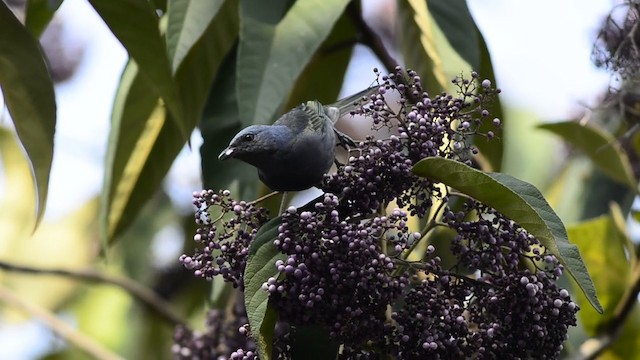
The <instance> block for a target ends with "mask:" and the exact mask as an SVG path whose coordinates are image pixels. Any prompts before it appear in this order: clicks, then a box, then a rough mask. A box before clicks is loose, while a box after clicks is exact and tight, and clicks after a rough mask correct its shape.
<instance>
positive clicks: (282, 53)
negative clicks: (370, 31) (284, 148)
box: [236, 0, 349, 125]
mask: <svg viewBox="0 0 640 360" xmlns="http://www.w3.org/2000/svg"><path fill="white" fill-rule="evenodd" d="M348 3H349V1H348V0H298V1H296V2H295V3H294V4H293V5H292V6H291V8H290V9H289V10H288V11H287V8H286V5H287V1H283V0H278V1H270V2H266V1H263V0H241V1H240V19H241V20H240V24H241V26H240V45H239V48H238V68H237V70H236V71H237V73H238V80H237V93H238V99H239V106H240V115H241V117H242V119H243V120H244V121H245V125H246V124H249V123H266V122H268V121H270V120H271V119H272V118H273V117H274V115H275V113H276V111H277V110H278V109H279V107H280V106H281V105H282V103H283V102H284V100H285V98H286V96H287V94H288V92H289V91H290V90H291V88H292V86H293V84H294V81H295V79H296V78H297V77H298V76H299V75H300V73H301V72H302V70H303V69H304V67H305V66H306V65H307V63H308V62H309V61H310V60H311V58H312V56H313V54H314V53H315V52H316V50H317V49H318V48H319V47H320V45H321V44H322V42H323V41H324V40H325V39H326V38H327V36H328V35H329V32H330V31H331V29H332V28H333V25H334V24H335V23H336V21H337V20H338V18H339V17H340V15H341V14H342V13H343V11H344V9H345V7H346V6H347V4H348ZM285 12H286V15H285ZM283 15H284V17H283Z"/></svg>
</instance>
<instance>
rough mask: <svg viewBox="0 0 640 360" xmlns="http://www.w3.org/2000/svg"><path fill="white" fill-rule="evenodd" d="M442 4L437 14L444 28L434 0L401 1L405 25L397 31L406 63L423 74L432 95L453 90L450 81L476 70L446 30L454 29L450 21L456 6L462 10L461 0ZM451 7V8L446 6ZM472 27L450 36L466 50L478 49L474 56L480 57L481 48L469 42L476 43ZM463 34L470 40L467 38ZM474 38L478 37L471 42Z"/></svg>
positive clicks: (399, 5)
mask: <svg viewBox="0 0 640 360" xmlns="http://www.w3.org/2000/svg"><path fill="white" fill-rule="evenodd" d="M439 3H440V4H439V5H438V6H439V8H438V14H437V16H439V17H440V20H441V22H442V23H445V24H446V27H444V28H441V26H440V24H439V23H438V22H437V21H436V20H435V19H434V17H435V16H436V14H434V13H433V11H432V6H433V4H432V2H427V1H424V0H409V1H406V2H405V1H400V2H398V16H399V19H400V20H399V21H400V23H402V24H405V25H404V26H403V29H402V31H400V32H398V33H399V36H400V49H401V52H402V55H403V57H404V61H405V65H406V66H407V67H408V68H411V69H413V70H415V71H416V72H417V73H418V75H420V77H421V79H422V84H423V87H424V88H425V89H426V90H427V92H429V93H430V94H432V95H434V94H439V93H440V92H442V91H445V90H447V91H450V90H453V88H452V85H451V82H450V81H449V80H451V79H452V78H454V77H456V76H459V75H460V74H461V73H462V74H465V73H468V72H469V71H471V70H473V69H472V65H471V64H469V63H468V62H467V61H465V59H464V58H463V56H462V55H461V54H460V53H458V51H459V49H456V48H455V47H454V46H453V44H451V43H450V39H449V38H448V37H447V36H448V34H446V32H447V31H453V30H452V29H454V28H455V25H453V24H451V21H453V20H452V19H451V18H450V16H449V15H450V14H451V13H452V12H455V11H457V10H456V9H458V10H459V8H460V4H459V2H458V1H457V0H456V1H455V2H449V1H446V2H445V1H441V2H439ZM448 7H451V9H447V8H448ZM467 13H468V11H467ZM458 25H460V24H458ZM470 29H472V28H471V27H468V26H466V25H465V26H463V27H461V30H455V31H454V33H452V34H449V36H451V37H455V38H456V39H457V40H456V41H457V43H456V44H455V45H456V46H460V47H463V48H466V49H467V50H465V51H466V52H467V53H471V52H475V53H476V55H474V56H473V57H474V58H477V53H478V52H479V48H476V49H471V48H470V46H472V45H470V42H474V43H476V44H477V33H476V32H475V30H473V31H470ZM464 34H466V35H464ZM464 36H466V37H467V39H464V38H463V37H464ZM473 39H475V40H474V41H470V40H473ZM477 63H479V61H478V62H477Z"/></svg>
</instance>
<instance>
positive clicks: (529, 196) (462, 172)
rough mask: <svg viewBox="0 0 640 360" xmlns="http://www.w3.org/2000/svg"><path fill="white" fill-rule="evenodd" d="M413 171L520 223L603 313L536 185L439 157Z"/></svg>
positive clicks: (575, 251)
mask: <svg viewBox="0 0 640 360" xmlns="http://www.w3.org/2000/svg"><path fill="white" fill-rule="evenodd" d="M413 171H414V172H415V173H416V174H417V175H419V176H422V177H426V178H429V179H432V180H435V181H438V182H441V183H443V184H445V185H447V186H450V187H452V188H455V189H457V190H458V191H461V192H462V193H464V194H467V195H469V196H471V197H473V198H475V199H476V200H478V201H480V202H482V203H483V204H486V205H488V206H491V207H492V208H494V209H496V210H497V211H499V212H500V213H502V214H503V215H504V216H506V217H508V218H509V219H512V220H513V221H515V222H517V223H518V224H519V225H520V226H522V227H523V228H524V229H525V230H527V231H528V232H529V233H530V234H531V235H533V236H535V237H536V238H537V239H538V240H539V241H540V243H541V244H542V245H543V246H544V247H545V248H546V249H547V250H548V251H550V252H551V253H552V254H554V255H556V256H557V257H558V260H560V262H561V263H562V264H563V265H564V266H565V268H566V269H567V270H568V271H569V274H570V275H571V276H572V277H573V278H574V279H575V280H576V282H577V283H578V286H580V288H581V289H582V291H583V292H584V294H585V295H586V297H587V299H588V300H589V302H590V303H591V305H592V306H593V307H594V308H595V309H596V310H597V311H598V312H600V313H601V312H602V306H601V305H600V303H599V302H598V298H597V296H596V290H595V287H594V285H593V282H592V281H591V278H590V277H589V273H588V272H587V268H586V267H585V265H584V262H583V261H582V258H581V257H580V252H579V251H578V248H577V247H576V246H575V245H573V244H571V243H570V242H569V240H568V238H567V232H566V230H565V228H564V225H563V224H562V221H561V220H560V218H558V216H557V215H556V213H555V212H554V211H553V209H551V207H550V206H549V204H548V203H547V201H546V200H545V199H544V197H543V196H542V194H541V193H540V191H538V189H536V188H535V186H533V185H531V184H529V183H527V182H524V181H521V180H518V179H516V178H514V177H511V176H509V175H506V174H501V173H490V174H487V173H484V172H482V171H479V170H476V169H474V168H472V167H470V166H467V165H465V164H463V163H460V162H457V161H454V160H450V159H444V158H436V157H434V158H426V159H423V160H421V161H420V162H418V163H417V164H416V165H415V166H414V168H413Z"/></svg>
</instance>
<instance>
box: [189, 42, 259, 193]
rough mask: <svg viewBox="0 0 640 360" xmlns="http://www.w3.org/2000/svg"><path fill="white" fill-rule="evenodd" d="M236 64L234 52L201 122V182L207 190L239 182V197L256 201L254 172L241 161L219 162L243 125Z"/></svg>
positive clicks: (210, 97) (227, 61)
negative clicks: (239, 111) (220, 155)
mask: <svg viewBox="0 0 640 360" xmlns="http://www.w3.org/2000/svg"><path fill="white" fill-rule="evenodd" d="M235 65H236V53H235V52H234V51H233V50H232V51H230V52H229V54H228V55H227V58H226V59H225V60H224V62H223V64H222V66H221V68H220V72H219V75H218V77H217V78H216V81H215V83H214V84H213V87H212V88H211V92H210V93H209V98H208V99H207V102H206V104H205V109H204V113H203V116H202V119H201V121H200V125H199V126H200V133H201V134H202V146H201V147H200V159H201V168H202V183H203V185H204V187H205V189H224V188H227V187H228V186H229V184H231V183H232V182H233V181H234V180H237V181H238V185H239V189H238V194H240V197H241V198H254V197H255V196H256V186H255V185H256V182H257V181H258V177H257V172H256V171H255V169H254V168H253V167H251V166H248V165H247V164H245V163H242V162H240V161H226V162H222V161H221V160H219V159H218V155H219V154H220V153H221V152H222V150H224V148H226V147H227V145H228V144H229V141H230V140H231V139H232V138H233V136H234V135H235V134H236V133H237V132H238V131H240V129H241V126H242V123H241V121H240V115H239V113H238V101H237V99H236V92H235V86H236V84H235V79H236V72H235V69H236V66H235Z"/></svg>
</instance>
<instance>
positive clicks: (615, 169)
mask: <svg viewBox="0 0 640 360" xmlns="http://www.w3.org/2000/svg"><path fill="white" fill-rule="evenodd" d="M540 128H541V129H544V130H547V131H550V132H552V133H554V134H556V135H558V136H560V137H562V139H563V140H565V141H566V142H568V143H569V144H571V145H572V146H574V147H575V148H577V149H578V150H580V151H582V152H583V153H584V154H585V155H586V156H588V157H589V159H591V160H592V161H593V163H594V164H595V165H596V166H597V167H598V169H600V170H601V171H602V172H603V173H605V174H606V175H607V176H609V177H611V178H612V179H613V180H615V181H617V182H619V183H620V184H623V185H627V186H629V187H630V188H631V189H636V188H637V180H636V179H635V178H634V176H633V173H632V171H631V165H630V163H629V159H628V157H627V155H626V154H625V152H624V151H623V150H622V149H621V147H620V144H619V143H618V141H617V140H616V139H615V138H614V137H613V136H612V135H610V134H608V133H607V132H605V131H604V130H602V129H599V128H597V127H596V126H595V125H592V124H580V123H578V122H575V121H565V122H558V123H553V124H543V125H540Z"/></svg>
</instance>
